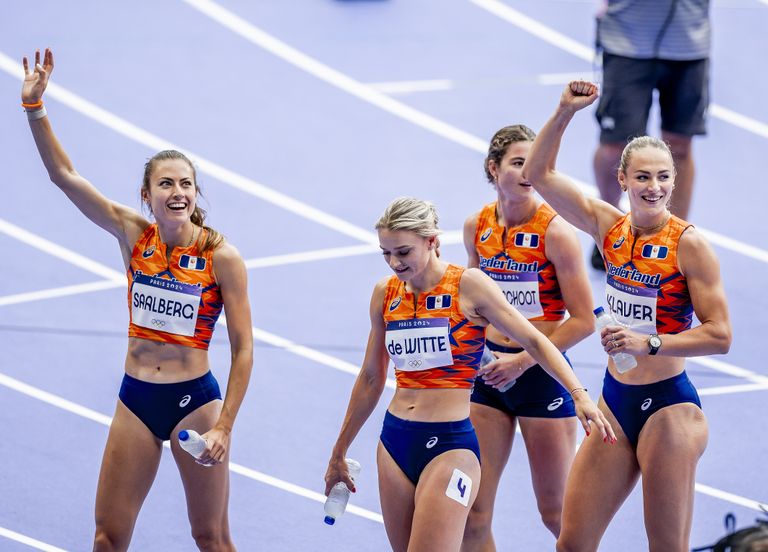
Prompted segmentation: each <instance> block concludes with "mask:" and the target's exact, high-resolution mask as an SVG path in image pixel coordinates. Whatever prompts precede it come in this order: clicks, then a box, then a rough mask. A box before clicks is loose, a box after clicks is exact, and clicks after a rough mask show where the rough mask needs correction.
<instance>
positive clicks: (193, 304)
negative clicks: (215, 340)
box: [127, 224, 223, 350]
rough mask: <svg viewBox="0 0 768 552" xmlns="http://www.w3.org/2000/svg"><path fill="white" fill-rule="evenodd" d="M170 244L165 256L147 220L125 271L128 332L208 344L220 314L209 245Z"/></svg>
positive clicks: (186, 343) (154, 227)
mask: <svg viewBox="0 0 768 552" xmlns="http://www.w3.org/2000/svg"><path fill="white" fill-rule="evenodd" d="M204 239H205V231H204V232H203V235H202V236H200V239H199V240H197V241H196V242H195V243H194V244H192V245H191V246H189V247H175V248H174V249H173V251H172V253H171V257H170V260H169V259H168V256H167V254H166V245H165V244H164V243H163V241H162V240H161V239H160V233H159V231H158V228H157V225H156V224H152V225H150V226H148V227H147V229H146V230H145V231H144V232H143V233H142V235H141V237H139V239H138V240H137V241H136V244H135V245H134V248H133V252H132V255H131V264H130V266H129V268H128V271H127V276H128V311H129V313H130V325H129V327H128V335H129V336H131V337H140V338H143V339H150V340H153V341H162V342H163V343H173V344H177V345H184V346H186V347H194V348H196V349H206V350H207V349H208V345H209V343H210V341H211V336H212V335H213V328H214V326H215V324H216V320H217V319H218V318H219V315H220V314H221V309H222V307H223V301H222V297H221V290H220V289H219V285H218V284H217V283H216V279H215V276H214V273H213V250H210V249H209V250H208V251H205V252H204V253H201V252H200V250H199V248H198V243H199V242H201V241H202V240H204Z"/></svg>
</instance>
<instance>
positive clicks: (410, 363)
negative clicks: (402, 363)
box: [408, 359, 421, 368]
mask: <svg viewBox="0 0 768 552" xmlns="http://www.w3.org/2000/svg"><path fill="white" fill-rule="evenodd" d="M408 366H410V367H411V368H418V367H419V366H421V361H420V360H419V359H416V360H411V361H408Z"/></svg>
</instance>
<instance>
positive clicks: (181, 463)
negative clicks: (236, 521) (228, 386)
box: [171, 400, 232, 533]
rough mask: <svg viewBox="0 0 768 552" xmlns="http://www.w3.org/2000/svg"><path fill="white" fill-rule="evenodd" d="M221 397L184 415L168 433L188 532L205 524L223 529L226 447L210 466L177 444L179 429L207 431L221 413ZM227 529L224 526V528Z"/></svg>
mask: <svg viewBox="0 0 768 552" xmlns="http://www.w3.org/2000/svg"><path fill="white" fill-rule="evenodd" d="M221 405H222V401H221V400H214V401H211V402H209V403H206V404H204V405H203V406H201V407H200V408H197V409H196V410H194V411H193V412H190V413H189V414H187V416H185V417H184V418H183V419H182V420H181V421H180V422H179V423H178V424H177V425H176V427H175V428H173V432H172V433H171V451H173V458H174V460H175V461H176V465H177V466H178V468H179V474H180V475H181V482H182V484H183V485H184V493H185V495H186V499H187V514H188V516H189V521H190V523H191V524H192V531H193V533H195V532H196V531H200V530H203V529H205V528H206V527H212V528H213V529H214V530H218V529H221V528H224V529H227V527H228V525H227V503H228V500H229V453H230V450H231V448H232V441H231V440H230V443H229V449H228V450H227V453H226V455H225V456H224V461H223V462H221V463H220V464H216V465H214V466H210V467H208V466H202V465H200V464H198V463H197V462H195V459H194V458H193V457H192V456H191V455H190V454H188V453H187V452H186V451H185V450H184V449H182V448H181V447H180V446H179V437H178V435H179V431H181V430H182V429H194V430H195V431H197V432H198V433H200V434H203V433H205V432H206V431H208V430H210V429H211V428H212V427H213V425H214V424H215V423H216V420H217V419H218V417H219V413H220V412H221ZM227 530H228V529H227Z"/></svg>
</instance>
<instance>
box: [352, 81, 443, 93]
mask: <svg viewBox="0 0 768 552" xmlns="http://www.w3.org/2000/svg"><path fill="white" fill-rule="evenodd" d="M366 86H369V87H370V88H372V89H373V90H376V91H377V92H381V93H382V94H412V93H414V92H439V91H443V90H453V88H454V84H453V81H452V80H449V79H430V80H415V81H394V82H369V83H367V84H366Z"/></svg>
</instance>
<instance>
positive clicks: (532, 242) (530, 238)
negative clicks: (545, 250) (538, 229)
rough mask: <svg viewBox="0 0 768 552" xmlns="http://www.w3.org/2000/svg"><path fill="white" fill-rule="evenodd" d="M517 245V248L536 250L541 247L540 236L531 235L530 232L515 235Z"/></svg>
mask: <svg viewBox="0 0 768 552" xmlns="http://www.w3.org/2000/svg"><path fill="white" fill-rule="evenodd" d="M515 245H516V246H517V247H530V248H532V249H535V248H537V247H539V235H538V234H529V233H528V232H518V233H517V234H515Z"/></svg>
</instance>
